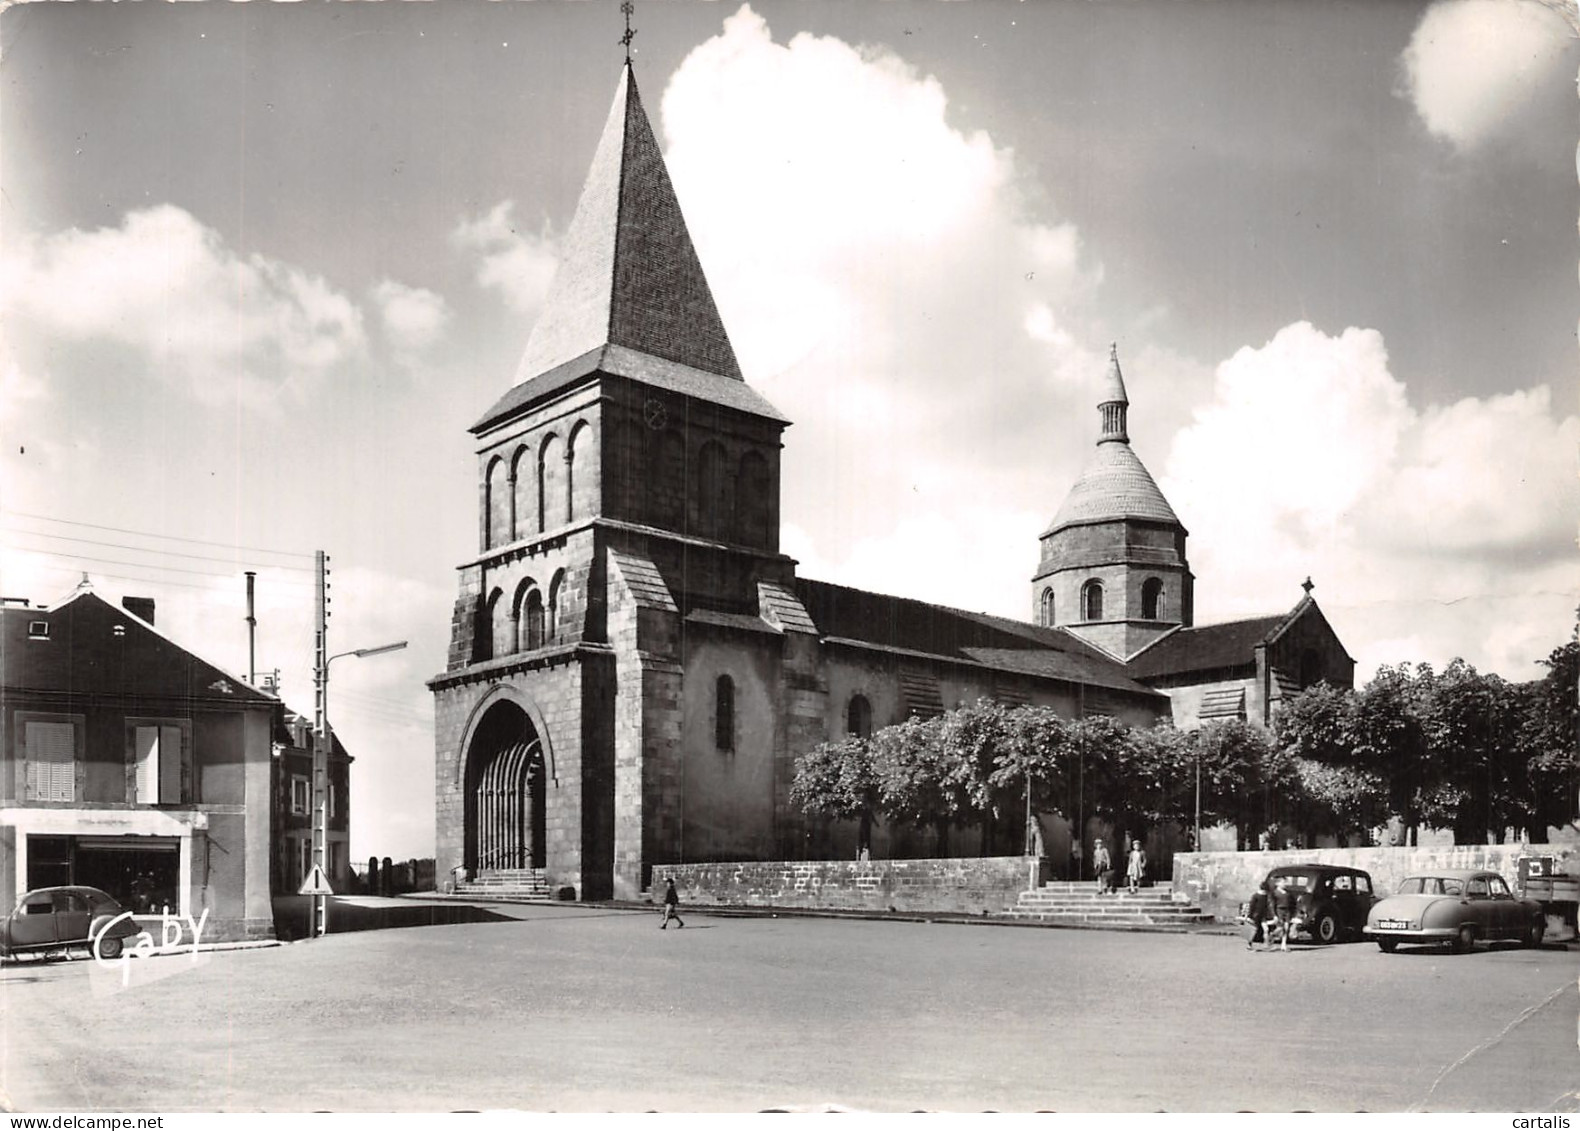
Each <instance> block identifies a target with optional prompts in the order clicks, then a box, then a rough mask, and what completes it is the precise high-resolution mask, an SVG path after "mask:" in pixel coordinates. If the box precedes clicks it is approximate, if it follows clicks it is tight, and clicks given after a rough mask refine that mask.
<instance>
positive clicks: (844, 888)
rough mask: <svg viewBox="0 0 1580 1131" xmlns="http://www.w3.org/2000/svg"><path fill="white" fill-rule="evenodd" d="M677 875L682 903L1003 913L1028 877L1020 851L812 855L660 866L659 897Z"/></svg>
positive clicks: (655, 889)
mask: <svg viewBox="0 0 1580 1131" xmlns="http://www.w3.org/2000/svg"><path fill="white" fill-rule="evenodd" d="M670 877H673V878H674V880H675V888H676V890H677V891H678V892H679V893H680V901H681V906H682V908H684V907H685V905H686V904H695V905H698V906H715V907H718V906H734V907H802V908H818V909H824V910H840V911H923V912H926V911H944V912H959V913H962V914H967V915H981V914H995V915H996V914H1002V913H1003V912H1005V911H1008V910H1009V909H1010V908H1011V907H1013V906H1015V902H1016V900H1017V899H1019V897H1020V893H1021V892H1022V891H1024V890H1025V889H1026V886H1027V882H1028V872H1027V862H1026V858H1025V857H1021V856H977V857H968V858H953V859H947V860H806V861H775V862H766V863H751V862H742V863H729V864H660V865H658V866H656V867H654V869H653V884H652V889H651V890H652V891H653V892H654V893H655V898H657V894H656V893H658V892H661V891H662V890H663V886H664V881H665V880H666V879H668V878H670Z"/></svg>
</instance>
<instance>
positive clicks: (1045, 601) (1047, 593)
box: [1042, 585, 1053, 628]
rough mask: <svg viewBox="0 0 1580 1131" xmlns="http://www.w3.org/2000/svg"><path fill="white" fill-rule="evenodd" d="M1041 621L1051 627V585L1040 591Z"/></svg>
mask: <svg viewBox="0 0 1580 1131" xmlns="http://www.w3.org/2000/svg"><path fill="white" fill-rule="evenodd" d="M1042 623H1043V624H1044V625H1046V626H1047V627H1049V628H1052V627H1053V586H1051V585H1050V586H1048V588H1046V589H1044V590H1043V591H1042Z"/></svg>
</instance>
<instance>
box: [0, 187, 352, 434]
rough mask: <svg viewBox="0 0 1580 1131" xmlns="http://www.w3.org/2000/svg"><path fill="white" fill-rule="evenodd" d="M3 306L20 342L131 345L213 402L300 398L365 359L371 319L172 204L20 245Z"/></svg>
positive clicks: (8, 269)
mask: <svg viewBox="0 0 1580 1131" xmlns="http://www.w3.org/2000/svg"><path fill="white" fill-rule="evenodd" d="M0 308H3V309H4V310H5V311H6V312H7V314H8V316H9V317H10V318H11V319H12V320H13V323H12V326H13V333H16V334H18V335H19V336H23V337H33V336H36V335H41V336H43V337H45V338H49V339H54V340H62V341H94V340H98V341H108V342H112V343H115V344H117V345H120V346H124V347H129V348H130V349H132V350H135V351H137V352H138V353H139V354H140V355H141V359H142V362H143V364H144V365H145V366H146V367H147V369H148V370H149V371H150V373H153V374H157V375H159V376H162V377H166V378H169V379H173V380H177V381H182V382H185V383H187V384H188V385H189V386H190V387H191V388H192V389H193V390H194V391H196V392H197V393H198V394H199V395H201V396H204V397H206V398H209V399H220V398H227V397H231V396H236V395H240V396H241V397H242V398H243V399H245V400H247V401H248V402H249V403H254V404H263V403H268V402H269V401H271V400H272V398H274V397H275V396H277V395H278V394H280V393H282V392H290V393H295V394H297V395H300V394H301V393H302V392H303V391H304V390H305V388H306V386H307V384H308V383H309V382H310V381H311V380H312V379H314V378H316V377H318V376H321V375H322V374H324V373H327V372H329V371H331V370H333V369H335V368H336V367H338V366H340V365H343V364H345V363H347V362H351V361H355V360H358V359H360V358H361V357H362V356H364V354H365V349H366V340H365V337H364V334H363V328H362V314H361V311H360V310H359V309H358V308H357V306H356V304H355V303H353V302H352V301H351V300H350V299H348V298H346V297H345V296H344V295H343V294H341V293H339V292H338V291H336V290H335V289H334V288H333V287H331V286H330V285H329V284H328V283H326V282H325V281H324V280H323V279H320V278H317V277H315V276H312V275H308V274H306V273H304V272H302V271H299V270H297V269H296V268H293V267H290V266H288V265H287V264H284V263H281V262H279V261H278V260H273V259H270V258H268V257H267V256H263V255H256V254H255V255H250V256H242V255H239V254H237V253H236V252H234V251H232V250H231V249H229V248H227V247H226V246H225V245H224V242H223V240H221V238H220V237H219V235H218V233H216V232H214V231H213V230H212V229H210V228H207V227H205V226H204V225H203V224H201V223H200V222H199V221H198V220H197V219H195V218H194V217H193V216H192V215H191V214H189V213H187V212H185V211H183V210H182V209H180V208H177V207H175V206H174V205H170V204H164V205H158V206H156V207H153V208H147V209H142V210H138V211H133V212H128V213H127V214H126V215H125V216H124V217H123V218H122V220H121V223H120V226H119V227H115V228H99V229H95V230H93V231H81V230H78V229H75V228H73V229H71V230H69V231H65V232H61V233H57V234H54V235H50V236H45V237H31V238H24V239H22V240H21V241H20V243H19V245H18V247H17V249H16V251H15V252H14V253H13V254H12V255H10V256H8V257H7V259H6V261H5V263H4V265H3V266H0Z"/></svg>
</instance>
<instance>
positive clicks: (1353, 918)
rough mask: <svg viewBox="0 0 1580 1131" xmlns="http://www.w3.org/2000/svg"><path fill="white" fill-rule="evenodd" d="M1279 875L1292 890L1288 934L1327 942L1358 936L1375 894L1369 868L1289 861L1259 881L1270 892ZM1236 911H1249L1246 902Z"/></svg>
mask: <svg viewBox="0 0 1580 1131" xmlns="http://www.w3.org/2000/svg"><path fill="white" fill-rule="evenodd" d="M1280 879H1282V880H1285V881H1287V882H1288V884H1289V886H1290V887H1291V888H1293V889H1294V892H1295V918H1296V920H1297V921H1298V922H1297V925H1296V927H1295V930H1294V932H1293V933H1292V934H1291V936H1290V937H1291V938H1306V939H1309V940H1312V941H1314V942H1319V943H1331V942H1338V941H1339V940H1340V939H1358V938H1360V937H1361V930H1362V929H1363V928H1364V927H1365V926H1366V913H1367V912H1368V911H1369V910H1371V905H1372V901H1373V899H1375V898H1376V897H1375V895H1374V894H1373V892H1372V877H1371V873H1370V872H1363V871H1362V870H1361V869H1359V868H1342V867H1340V866H1338V865H1337V864H1291V865H1287V866H1285V867H1282V868H1274V869H1273V870H1272V871H1270V872H1268V873H1267V878H1266V879H1265V880H1263V881H1262V882H1263V884H1264V890H1265V891H1267V892H1269V893H1271V892H1272V890H1273V887H1274V885H1275V884H1277V883H1278V881H1279V880H1280ZM1240 913H1241V916H1242V917H1243V916H1246V915H1247V914H1249V905H1247V906H1246V907H1243V908H1242V909H1241V912H1240Z"/></svg>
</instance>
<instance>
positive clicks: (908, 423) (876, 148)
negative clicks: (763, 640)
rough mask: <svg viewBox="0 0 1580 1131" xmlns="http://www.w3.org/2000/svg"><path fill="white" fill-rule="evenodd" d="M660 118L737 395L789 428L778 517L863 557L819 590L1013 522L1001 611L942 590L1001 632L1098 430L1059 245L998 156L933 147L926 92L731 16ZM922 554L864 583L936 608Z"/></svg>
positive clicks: (872, 64) (694, 60)
mask: <svg viewBox="0 0 1580 1131" xmlns="http://www.w3.org/2000/svg"><path fill="white" fill-rule="evenodd" d="M648 105H649V111H650V112H651V111H652V103H651V101H649V104H648ZM661 105H662V118H661V121H659V120H655V125H658V126H661V130H662V136H663V137H664V138H665V142H666V154H665V159H666V161H667V163H668V166H669V169H670V173H671V176H672V177H673V179H674V182H675V188H676V192H677V194H678V196H679V198H680V203H681V207H682V208H683V209H684V211H685V215H686V218H687V223H688V225H689V226H690V229H691V234H692V237H693V239H694V240H695V242H696V244H697V249H698V254H699V256H700V258H701V260H702V264H703V268H704V270H705V271H706V272H707V275H708V279H709V282H710V284H711V285H712V287H713V291H714V296H715V298H716V300H717V301H718V304H719V307H720V313H721V314H722V316H723V319H724V323H725V326H726V327H727V328H728V330H729V333H730V338H731V341H732V343H733V344H734V346H735V349H736V353H737V354H738V356H739V357H740V360H741V364H742V367H743V369H744V370H745V372H746V376H747V379H748V380H749V381H751V382H752V383H753V385H754V386H756V387H757V388H758V389H759V390H761V391H762V392H763V393H764V395H765V396H767V397H768V398H769V399H770V400H771V401H772V402H773V403H774V404H775V405H776V406H777V407H778V408H779V409H780V410H781V411H783V412H784V413H785V414H786V415H787V416H789V417H790V418H791V419H792V420H799V421H803V422H805V425H804V426H803V427H800V428H796V429H793V430H792V431H791V432H790V433H789V436H788V442H787V448H786V451H785V458H784V506H785V517H786V521H787V522H789V523H791V524H794V525H796V526H797V527H798V528H799V529H800V530H801V531H802V532H803V534H804V536H805V538H806V539H807V543H806V546H805V549H806V550H807V552H808V556H809V560H811V561H818V560H824V559H822V558H821V557H820V554H819V550H820V548H823V547H834V546H852V547H863V546H864V547H869V549H853V550H852V551H851V552H850V553H848V554H845V555H843V556H842V558H841V560H840V561H838V562H837V563H836V562H831V563H830V565H831V568H835V569H836V570H837V571H838V573H839V576H837V577H829V578H828V579H829V580H851V579H852V578H854V577H855V576H857V573H858V572H859V571H860V569H861V563H862V562H866V561H872V562H876V561H878V560H879V559H880V558H881V556H882V555H881V554H880V553H879V552H878V547H881V546H883V545H889V546H892V547H893V548H894V552H895V553H909V551H910V550H911V549H912V548H914V547H916V546H918V545H919V542H918V539H917V538H916V537H913V535H914V533H915V532H917V531H922V530H927V531H930V532H932V533H933V534H934V535H942V534H943V531H941V530H939V529H937V524H938V523H939V521H940V520H939V516H941V515H961V514H967V513H970V514H972V515H974V516H980V517H981V518H982V520H983V525H984V526H993V525H994V520H997V528H999V529H1006V530H1012V529H1013V528H1014V524H1016V523H1025V525H1024V527H1023V528H1022V529H1020V530H1019V538H1018V541H1017V545H1018V551H1015V552H1013V554H1012V556H1011V557H1010V558H1009V559H1008V560H1007V564H1005V565H1003V566H1002V569H1003V571H1004V573H1005V575H1006V576H1008V577H1011V578H1013V579H1014V580H1013V581H1012V588H1011V589H1010V590H1009V591H1008V592H1005V593H999V594H996V595H994V594H991V593H990V589H991V588H992V587H990V586H988V585H986V584H975V583H973V582H971V581H970V580H969V577H970V574H969V571H968V572H967V573H966V574H964V575H960V574H957V575H956V577H955V584H956V586H959V587H963V586H969V589H970V591H971V593H974V594H975V595H976V598H979V600H978V601H977V603H978V604H984V605H993V604H996V605H998V606H1000V607H1001V608H1002V607H1004V606H1006V605H1007V606H1008V608H1009V609H1010V610H1011V611H1021V605H1022V602H1021V601H1020V590H1021V589H1022V588H1023V587H1024V584H1025V579H1026V577H1029V575H1030V573H1031V571H1032V569H1033V567H1034V566H1035V560H1036V553H1037V544H1036V535H1037V533H1038V532H1039V531H1040V529H1041V524H1044V523H1046V521H1047V519H1048V518H1051V517H1052V514H1053V512H1054V510H1055V509H1056V508H1057V505H1058V501H1059V500H1058V498H1057V497H1054V496H1053V492H1054V491H1056V490H1059V489H1062V488H1061V487H1060V485H1061V484H1067V483H1068V482H1069V481H1070V479H1072V478H1073V477H1074V475H1075V473H1076V472H1077V471H1078V469H1079V466H1080V462H1081V461H1082V460H1083V459H1084V458H1085V455H1086V453H1087V451H1088V450H1089V445H1090V443H1091V441H1092V438H1093V436H1094V434H1095V433H1094V429H1095V427H1096V422H1097V414H1096V410H1095V387H1096V384H1097V381H1098V380H1099V379H1100V378H1101V376H1102V373H1103V366H1104V364H1105V361H1106V346H1105V345H1104V344H1102V342H1103V340H1102V339H1101V338H1097V339H1096V340H1093V337H1092V336H1093V333H1094V328H1095V329H1096V332H1097V333H1101V312H1100V311H1099V310H1098V308H1097V306H1096V303H1095V301H1094V299H1095V294H1096V291H1097V289H1098V287H1099V286H1100V283H1101V277H1102V273H1101V269H1100V267H1099V266H1098V265H1096V264H1094V263H1093V262H1091V261H1090V260H1089V258H1088V256H1087V255H1086V253H1085V251H1084V250H1083V246H1082V241H1081V236H1080V233H1079V231H1078V230H1077V229H1076V228H1075V226H1074V225H1072V224H1070V223H1068V222H1067V221H1065V220H1064V219H1062V218H1060V217H1058V216H1056V215H1050V214H1046V210H1044V212H1038V211H1037V210H1034V209H1033V208H1032V207H1031V205H1030V203H1029V201H1030V198H1031V196H1032V195H1033V194H1031V193H1029V192H1024V191H1023V190H1022V180H1021V174H1020V172H1019V171H1018V170H1017V166H1016V162H1015V155H1014V153H1013V152H1011V151H1010V150H1009V149H1007V148H1004V147H1002V146H999V145H996V144H995V143H994V141H993V139H992V138H991V137H989V136H988V135H987V134H986V133H985V132H981V131H976V132H967V131H963V130H960V129H958V128H956V127H955V126H954V125H952V124H951V122H950V120H949V101H948V98H947V96H946V93H945V91H944V89H943V87H942V85H941V84H940V83H939V82H938V80H937V79H935V78H933V77H931V76H927V75H924V74H921V73H920V72H918V71H917V70H915V68H913V67H912V66H911V65H910V64H909V63H907V62H906V61H904V60H903V59H901V58H899V57H898V56H896V55H895V54H893V53H891V52H890V51H888V50H886V49H881V48H872V47H853V46H851V45H849V44H846V43H844V42H841V41H839V40H836V39H833V38H819V37H816V36H812V35H806V34H803V35H797V36H796V37H795V38H793V39H792V40H790V42H789V43H787V44H778V43H775V42H774V41H773V38H772V36H771V34H770V31H769V28H768V26H767V24H766V23H765V22H764V21H763V19H762V18H761V17H759V16H758V15H757V14H756V13H755V12H753V11H752V10H751V9H750V8H749V7H742V8H740V9H739V10H738V11H737V12H736V13H735V14H734V15H732V16H730V17H729V18H728V19H726V20H725V22H724V26H723V29H722V31H721V33H720V34H719V35H718V36H716V37H714V38H713V39H711V40H708V41H707V42H705V43H703V44H702V45H700V46H699V47H697V48H696V49H695V50H693V51H692V52H691V54H690V55H689V56H688V57H687V58H686V59H685V61H684V62H683V63H682V64H681V66H680V68H679V69H678V70H677V72H676V73H675V75H674V76H673V78H672V80H671V82H670V84H669V86H668V88H667V89H666V90H665V92H664V95H663V98H662V103H661ZM1033 406H1034V407H1033ZM1026 515H1038V516H1040V517H1038V518H1034V519H1031V520H1029V521H1028V520H1027V519H1026V518H1025V516H1026ZM957 537H958V535H957ZM922 541H925V539H923V540H922ZM940 554H941V552H940V550H939V549H938V547H937V546H936V545H935V546H934V548H933V550H932V552H931V553H930V554H928V555H926V564H925V565H924V564H923V562H922V561H920V560H917V559H915V558H912V559H911V560H910V561H908V564H907V566H906V568H904V569H903V570H898V571H897V570H894V569H892V568H890V569H887V570H883V569H879V568H876V567H875V568H874V569H873V575H874V576H877V575H882V576H884V577H886V579H887V580H886V582H885V584H884V585H883V587H884V588H887V589H889V590H891V591H895V592H902V593H919V592H922V591H924V590H925V591H927V592H929V593H931V594H932V595H934V596H938V595H940V594H939V593H938V592H937V591H936V590H934V589H933V588H931V583H930V581H928V580H927V579H926V578H924V577H923V576H922V575H921V573H919V572H918V571H919V570H933V569H934V567H935V566H936V568H937V571H939V572H940V573H942V572H950V571H952V570H953V569H954V568H955V567H956V566H963V562H962V561H960V560H957V559H950V561H948V562H947V563H946V562H945V561H944V560H943V558H942V557H941V556H940ZM808 572H812V571H811V570H809V571H808ZM978 572H980V571H978ZM1022 575H1025V576H1022ZM824 576H827V575H826V574H825V575H824ZM861 576H862V577H863V581H864V582H866V581H872V580H873V577H869V576H867V575H865V574H862V575H861Z"/></svg>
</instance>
